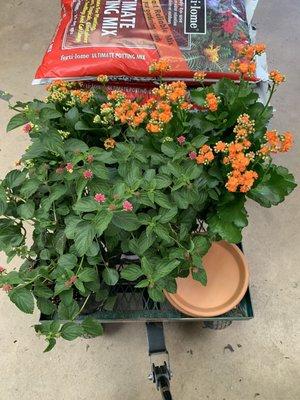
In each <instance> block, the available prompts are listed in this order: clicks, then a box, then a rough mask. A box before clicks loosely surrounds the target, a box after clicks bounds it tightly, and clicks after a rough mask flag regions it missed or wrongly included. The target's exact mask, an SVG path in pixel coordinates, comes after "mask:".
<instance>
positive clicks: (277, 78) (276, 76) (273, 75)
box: [269, 69, 285, 85]
mask: <svg viewBox="0 0 300 400" xmlns="http://www.w3.org/2000/svg"><path fill="white" fill-rule="evenodd" d="M269 78H270V79H271V81H273V82H274V84H275V85H280V84H281V83H283V82H284V81H285V76H284V75H283V74H282V73H281V72H279V71H278V70H277V69H274V70H273V71H271V72H270V73H269Z"/></svg>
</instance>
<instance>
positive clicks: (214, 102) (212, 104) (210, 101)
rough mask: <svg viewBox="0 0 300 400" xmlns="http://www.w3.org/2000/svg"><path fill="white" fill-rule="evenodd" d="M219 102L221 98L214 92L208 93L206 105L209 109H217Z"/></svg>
mask: <svg viewBox="0 0 300 400" xmlns="http://www.w3.org/2000/svg"><path fill="white" fill-rule="evenodd" d="M219 102H220V98H219V97H217V96H216V95H215V94H214V93H207V95H206V98H205V104H204V107H205V108H207V109H208V110H209V111H217V109H218V103H219Z"/></svg>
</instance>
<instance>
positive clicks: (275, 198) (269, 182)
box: [247, 165, 297, 207]
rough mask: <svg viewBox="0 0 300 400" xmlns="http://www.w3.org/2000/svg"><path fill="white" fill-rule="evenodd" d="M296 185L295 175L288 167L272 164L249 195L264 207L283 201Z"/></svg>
mask: <svg viewBox="0 0 300 400" xmlns="http://www.w3.org/2000/svg"><path fill="white" fill-rule="evenodd" d="M296 186H297V184H296V183H295V178H294V176H293V175H292V174H291V173H289V171H288V170H287V169H286V168H284V167H279V166H276V165H272V166H271V167H270V169H269V171H268V172H267V173H266V174H265V175H264V177H263V179H262V180H261V181H260V182H259V183H258V185H257V186H256V187H255V188H253V189H251V190H250V191H249V192H248V193H247V196H248V197H250V198H251V199H252V200H254V201H256V202H257V203H259V204H260V205H262V206H263V207H271V206H272V205H277V204H279V203H281V202H282V201H283V200H284V199H285V197H286V196H287V195H288V194H290V193H291V192H292V191H293V190H294V188H295V187H296Z"/></svg>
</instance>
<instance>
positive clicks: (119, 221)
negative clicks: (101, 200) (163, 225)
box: [112, 211, 141, 232]
mask: <svg viewBox="0 0 300 400" xmlns="http://www.w3.org/2000/svg"><path fill="white" fill-rule="evenodd" d="M112 223H113V224H114V225H115V226H117V227H118V228H121V229H124V230H125V231H128V232H132V231H136V230H137V229H138V228H139V227H140V226H141V223H140V222H139V220H138V218H137V216H136V215H135V214H134V213H133V212H126V211H116V212H114V215H113V219H112Z"/></svg>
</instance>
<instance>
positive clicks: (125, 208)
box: [123, 200, 133, 212]
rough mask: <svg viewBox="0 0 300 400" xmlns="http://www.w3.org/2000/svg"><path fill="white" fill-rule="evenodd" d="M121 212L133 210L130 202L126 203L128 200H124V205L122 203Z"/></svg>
mask: <svg viewBox="0 0 300 400" xmlns="http://www.w3.org/2000/svg"><path fill="white" fill-rule="evenodd" d="M123 210H124V211H126V212H130V211H132V210H133V205H132V203H130V201H128V200H125V201H124V203H123Z"/></svg>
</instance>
